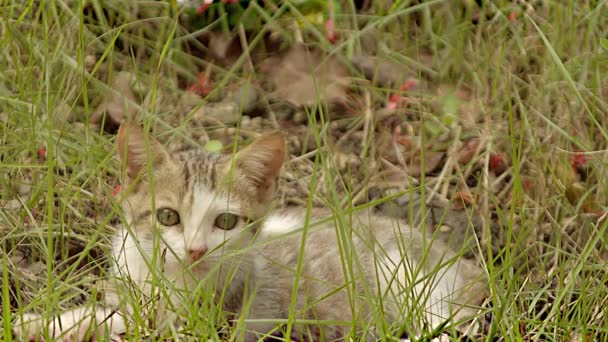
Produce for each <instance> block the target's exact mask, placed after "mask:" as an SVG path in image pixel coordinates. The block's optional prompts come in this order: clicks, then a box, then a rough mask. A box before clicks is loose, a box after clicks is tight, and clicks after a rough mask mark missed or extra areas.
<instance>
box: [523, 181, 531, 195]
mask: <svg viewBox="0 0 608 342" xmlns="http://www.w3.org/2000/svg"><path fill="white" fill-rule="evenodd" d="M521 186H522V188H524V191H525V192H530V188H531V183H530V180H529V179H524V180H522V182H521Z"/></svg>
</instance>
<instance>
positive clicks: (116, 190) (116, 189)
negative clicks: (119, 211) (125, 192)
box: [112, 185, 122, 197]
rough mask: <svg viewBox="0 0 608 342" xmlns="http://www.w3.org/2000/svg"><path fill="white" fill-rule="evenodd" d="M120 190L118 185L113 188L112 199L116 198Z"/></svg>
mask: <svg viewBox="0 0 608 342" xmlns="http://www.w3.org/2000/svg"><path fill="white" fill-rule="evenodd" d="M121 189H122V187H121V186H120V185H117V186H115V187H114V188H113V189H112V197H116V195H118V194H119V193H120V190H121Z"/></svg>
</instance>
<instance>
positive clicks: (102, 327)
mask: <svg viewBox="0 0 608 342" xmlns="http://www.w3.org/2000/svg"><path fill="white" fill-rule="evenodd" d="M127 131H128V132H127ZM118 146H119V151H121V152H122V153H123V154H122V155H121V156H122V159H123V160H124V162H125V165H126V171H127V184H126V185H127V186H126V187H125V188H126V190H125V191H126V197H125V201H124V203H123V211H124V214H125V218H126V221H127V222H128V223H129V224H130V226H129V227H126V228H124V229H122V231H121V232H120V233H119V234H117V236H116V237H115V238H114V240H113V256H114V260H116V263H115V264H114V266H113V268H114V269H113V274H114V275H116V276H117V280H116V281H114V290H113V291H110V292H109V293H108V294H107V295H106V303H105V306H104V307H97V308H81V309H76V310H74V311H70V312H67V313H63V314H62V315H60V316H58V318H57V319H55V320H54V321H53V322H51V327H52V328H53V329H50V330H51V332H49V333H50V334H52V335H53V336H55V337H58V336H62V337H63V338H64V340H70V339H71V340H76V341H78V340H81V339H82V338H83V337H84V336H85V335H86V334H87V331H90V330H91V329H92V330H94V331H95V333H96V334H105V333H108V332H122V331H123V330H125V328H126V325H127V322H128V320H129V316H130V315H132V314H133V310H132V308H133V307H134V305H133V304H130V303H129V302H126V301H125V300H124V299H123V297H122V296H123V294H124V292H127V291H131V290H130V289H131V288H134V289H136V292H138V291H141V294H143V297H144V298H156V295H155V294H157V293H159V292H160V293H163V291H165V290H166V295H160V296H158V297H160V298H161V299H160V301H159V302H157V303H158V304H157V306H158V310H156V311H157V315H158V317H157V318H159V319H158V320H157V321H158V322H165V324H169V323H171V322H173V317H174V315H175V312H178V311H179V308H180V307H182V306H184V304H185V303H192V301H191V298H188V297H189V293H191V292H192V291H193V290H194V289H196V288H198V287H200V286H205V287H208V286H210V287H211V288H212V290H211V292H206V293H215V300H216V301H217V302H218V304H220V303H219V302H220V301H221V304H222V306H223V309H224V310H225V311H227V312H230V313H234V314H237V315H241V316H244V317H246V318H247V319H255V320H260V319H261V320H264V319H266V320H271V319H275V320H276V319H287V318H288V317H294V318H295V319H296V322H295V325H294V327H293V328H294V330H295V331H300V332H302V331H303V330H304V328H307V329H310V330H309V331H313V333H314V334H318V335H319V336H320V337H321V338H322V339H324V340H325V339H327V340H328V339H336V338H342V337H344V336H345V335H346V334H348V333H349V332H351V331H352V328H354V329H355V331H354V333H359V332H360V331H363V330H366V329H367V328H369V327H367V326H365V324H370V323H371V325H372V326H373V325H374V324H373V323H374V322H376V321H378V318H379V317H385V318H386V321H388V322H402V323H403V324H404V325H405V326H407V327H408V328H412V329H414V330H419V329H420V328H421V325H420V324H417V323H420V321H425V322H426V323H428V324H429V325H430V326H431V327H436V326H437V325H439V324H441V323H443V322H444V321H445V320H447V319H450V318H453V319H455V321H456V320H458V319H461V318H463V317H467V316H471V315H472V313H473V311H472V310H470V309H468V308H465V307H464V305H469V304H475V303H474V301H475V300H478V299H479V298H480V295H481V294H482V291H479V290H480V289H483V288H484V286H483V285H482V284H481V283H480V282H479V279H478V276H479V274H480V272H479V271H478V269H477V268H476V267H475V266H474V265H473V264H472V263H471V262H469V261H466V260H463V259H459V258H456V257H455V256H454V253H453V252H451V251H450V250H449V248H448V247H447V246H445V245H443V244H440V243H439V242H437V241H434V242H432V243H431V240H429V239H426V238H424V237H423V235H422V234H421V233H420V232H419V231H417V230H416V229H412V228H410V227H408V226H407V225H405V224H404V223H403V222H400V221H394V220H391V219H389V218H386V217H382V216H377V215H373V214H372V213H371V212H370V211H369V210H360V211H357V212H354V213H343V214H341V215H334V216H328V215H326V214H325V215H324V214H319V213H315V214H314V215H312V216H308V217H309V219H307V214H306V210H305V209H304V208H301V209H299V210H275V211H272V210H269V208H270V203H271V202H270V201H271V195H272V192H273V190H274V187H275V181H276V178H277V175H278V171H279V169H280V167H281V164H282V162H283V154H284V150H283V149H284V147H283V141H282V138H280V137H278V136H267V137H264V138H260V139H258V140H257V141H256V142H254V143H253V144H252V145H250V146H249V147H248V148H246V149H244V150H243V151H241V152H240V153H238V154H237V155H236V157H234V158H230V157H221V156H212V155H208V154H205V153H203V152H186V153H180V154H178V155H173V156H171V155H169V154H168V153H167V152H166V151H165V150H164V149H163V148H162V146H160V144H158V143H157V142H156V141H154V140H150V141H147V139H146V138H145V137H144V134H143V132H142V131H141V130H140V129H139V128H138V127H136V126H127V127H126V128H125V127H123V128H121V132H120V133H119V137H118ZM147 146H149V149H148V147H147ZM147 159H149V160H150V163H151V169H148V168H146V167H144V166H145V165H146V160H147ZM164 209H169V210H170V212H167V211H165V212H162V213H161V210H164ZM155 212H156V215H155ZM174 213H177V214H178V220H177V221H179V223H176V224H172V223H174V222H176V220H175V216H174ZM226 214H229V216H228V217H226V216H222V215H226ZM233 214H234V215H233ZM233 216H234V217H238V220H237V221H236V222H237V223H236V224H235V225H232V223H233V222H232V221H229V219H230V220H231V219H233ZM220 217H222V218H223V220H220V221H218V218H220ZM244 218H247V219H244ZM319 219H321V222H318V221H319ZM162 222H165V223H171V224H168V225H163V224H161V223H162ZM220 227H222V228H220ZM304 227H305V228H304ZM226 228H228V229H226ZM303 237H305V239H304V243H303ZM431 245H432V246H431ZM301 251H303V253H300V252H301ZM440 265H443V266H440ZM296 269H299V272H297V271H296ZM125 280H129V281H130V282H129V281H125ZM294 282H295V283H296V284H297V286H295V287H294ZM152 284H153V285H152ZM159 284H164V285H161V286H158V285H159ZM130 285H135V286H133V287H131V286H130ZM294 288H296V289H297V290H296V293H295V296H292V289H294ZM131 292H133V291H131ZM244 294H247V295H244ZM249 296H253V297H249ZM251 298H252V302H251V303H250V305H244V303H249V302H248V300H249V299H251ZM292 298H295V302H294V303H292ZM292 304H293V312H292V313H291V314H290V310H289V308H290V307H291V306H292ZM379 304H381V305H379ZM190 305H191V304H190ZM186 306H187V305H186ZM244 308H247V309H244ZM114 310H118V312H120V314H118V313H117V314H114ZM87 317H92V318H93V319H92V320H91V319H88V318H87ZM30 318H32V317H26V319H24V321H25V320H27V319H30ZM415 318H418V319H419V320H418V321H416V322H414V321H412V320H414V319H415ZM302 319H304V320H309V321H308V322H309V323H310V321H320V323H319V324H308V326H304V325H302V324H298V320H302ZM60 320H61V324H59V321H60ZM405 320H409V321H407V322H406V321H405ZM322 321H334V323H333V324H323V323H322ZM335 321H340V322H346V323H345V324H344V325H340V324H336V323H335ZM245 322H246V326H245V328H246V332H245V336H246V338H248V339H252V338H254V337H255V334H254V333H253V331H255V332H257V333H261V334H264V333H266V332H268V331H270V330H272V329H273V328H274V326H275V324H270V323H260V321H257V322H255V323H252V322H247V321H245ZM349 322H356V323H349ZM59 327H60V328H59ZM95 327H96V328H95ZM40 328H41V326H40V325H38V324H29V325H28V324H23V325H22V328H21V329H23V330H27V331H29V332H30V333H31V332H33V331H40ZM64 333H65V334H64ZM368 335H369V333H368Z"/></svg>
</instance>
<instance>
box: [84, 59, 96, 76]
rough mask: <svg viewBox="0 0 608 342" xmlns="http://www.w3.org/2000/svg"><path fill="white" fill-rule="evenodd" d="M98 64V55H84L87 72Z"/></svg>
mask: <svg viewBox="0 0 608 342" xmlns="http://www.w3.org/2000/svg"><path fill="white" fill-rule="evenodd" d="M95 64H97V57H95V56H94V55H86V56H85V57H84V68H85V70H86V71H87V72H91V71H92V70H93V68H94V67H95Z"/></svg>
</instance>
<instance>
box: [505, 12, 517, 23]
mask: <svg viewBox="0 0 608 342" xmlns="http://www.w3.org/2000/svg"><path fill="white" fill-rule="evenodd" d="M515 19H517V12H511V13H509V15H507V20H508V21H515Z"/></svg>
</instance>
